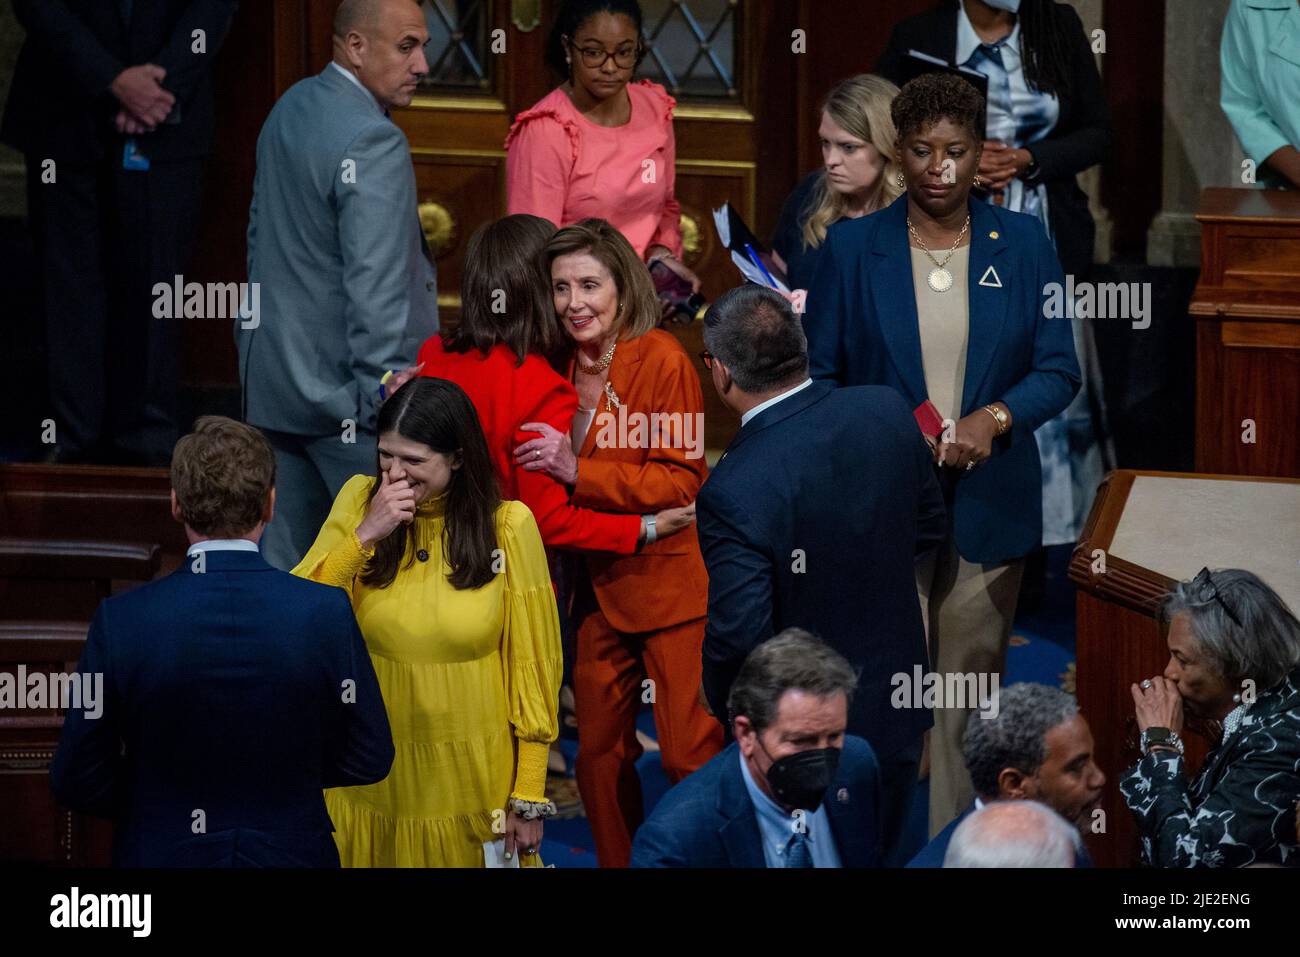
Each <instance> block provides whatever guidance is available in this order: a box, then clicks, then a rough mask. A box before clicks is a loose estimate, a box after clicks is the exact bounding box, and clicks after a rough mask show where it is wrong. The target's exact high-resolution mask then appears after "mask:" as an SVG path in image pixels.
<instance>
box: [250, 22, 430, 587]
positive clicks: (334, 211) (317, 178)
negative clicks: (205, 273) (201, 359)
mask: <svg viewBox="0 0 1300 957" xmlns="http://www.w3.org/2000/svg"><path fill="white" fill-rule="evenodd" d="M428 39H429V34H428V31H427V29H426V27H425V21H424V14H423V12H422V10H421V8H420V6H419V4H418V3H416V2H415V0H344V2H343V3H341V4H340V5H339V9H338V12H337V14H336V16H335V20H334V59H333V62H331V63H330V64H329V65H328V66H326V67H325V69H324V70H322V71H321V73H320V74H319V75H317V76H314V77H309V78H308V79H305V80H302V81H300V82H299V83H296V84H294V86H293V87H292V88H290V89H289V91H288V92H286V93H285V94H284V96H282V97H281V98H280V100H279V102H277V103H276V105H275V107H274V109H272V110H271V115H270V116H269V117H267V120H266V123H265V125H264V126H263V127H262V133H261V135H260V136H259V137H258V140H257V178H256V180H255V182H254V187H253V204H252V208H251V210H250V212H249V224H248V278H249V282H250V284H256V285H250V291H249V294H248V296H247V297H246V299H245V304H244V309H243V315H242V316H241V317H240V319H239V320H238V321H237V323H236V326H235V340H236V344H237V346H238V349H239V377H240V383H241V384H242V386H243V409H244V419H245V421H247V422H248V423H249V424H251V425H255V426H257V427H258V428H260V429H262V431H263V432H265V433H266V435H267V437H268V438H269V439H270V440H271V444H272V446H273V447H274V449H275V460H276V472H277V475H276V489H277V492H278V495H277V499H276V504H277V508H276V515H275V519H274V521H272V522H271V524H270V525H269V526H268V528H267V532H266V536H265V538H264V540H263V553H264V557H265V558H266V560H267V561H268V562H270V563H271V564H272V565H275V566H277V567H279V568H282V569H286V570H287V569H291V568H292V567H293V566H294V565H296V564H297V563H298V562H299V561H300V560H301V558H302V556H303V555H304V554H305V553H306V551H307V549H308V548H309V547H310V545H311V543H312V541H313V540H314V539H315V537H316V533H317V532H318V531H319V529H320V526H321V524H322V523H323V522H324V520H325V518H326V516H327V515H328V514H329V509H330V505H331V503H332V502H333V500H334V496H335V495H337V494H338V491H339V489H340V488H341V487H342V486H343V483H344V482H346V481H347V480H348V479H349V478H350V477H351V476H353V475H356V474H358V473H362V472H372V471H373V470H374V468H375V438H376V437H375V434H374V429H375V418H376V412H377V409H378V406H379V403H380V401H381V399H380V391H379V390H380V380H381V378H383V376H384V373H385V372H387V371H388V370H390V369H392V370H398V369H402V368H404V367H406V366H409V365H410V364H411V363H412V362H413V361H414V359H415V356H416V353H417V352H418V351H419V347H420V344H421V343H422V342H424V340H425V339H427V338H428V337H429V336H431V335H432V334H433V333H434V332H436V331H437V328H438V307H437V289H436V283H435V272H434V265H433V262H432V259H431V257H430V256H429V253H428V248H427V246H426V245H425V243H424V237H423V234H422V233H421V231H420V226H419V214H418V211H417V200H416V191H415V173H414V170H413V168H412V166H411V158H410V152H409V149H408V146H407V142H406V137H405V136H404V135H403V133H402V131H401V130H400V129H399V128H398V127H397V126H396V124H394V123H393V121H392V119H391V118H390V117H389V110H390V109H392V108H394V107H402V106H407V105H408V104H409V103H410V102H411V99H412V97H413V96H414V94H415V91H416V84H417V83H418V82H419V79H420V77H421V76H423V75H424V74H425V73H427V72H428V69H429V66H428V63H427V62H426V61H425V59H424V53H423V46H424V44H425V43H426V42H427V41H428Z"/></svg>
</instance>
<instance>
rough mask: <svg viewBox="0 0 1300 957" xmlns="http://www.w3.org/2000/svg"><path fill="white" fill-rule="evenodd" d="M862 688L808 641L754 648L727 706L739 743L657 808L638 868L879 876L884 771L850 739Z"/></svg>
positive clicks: (639, 848) (790, 634)
mask: <svg viewBox="0 0 1300 957" xmlns="http://www.w3.org/2000/svg"><path fill="white" fill-rule="evenodd" d="M856 684H857V678H856V676H855V675H854V673H853V668H852V667H851V666H850V665H849V663H848V662H847V661H845V660H844V657H843V656H842V655H839V654H837V653H836V652H835V650H834V649H832V648H831V647H830V646H829V645H827V644H826V643H825V642H824V641H821V640H819V639H817V638H815V637H813V636H812V635H810V634H808V632H806V631H803V630H802V629H799V628H788V629H786V630H785V631H783V632H781V634H779V635H777V636H776V637H775V638H772V639H770V640H768V641H766V642H764V643H763V644H761V645H759V646H758V648H756V649H755V650H754V651H753V653H752V654H750V655H749V657H748V658H747V659H746V660H745V663H744V666H743V667H742V668H741V669H740V673H739V674H738V675H737V676H736V680H735V682H734V683H733V684H732V686H731V690H730V693H729V696H728V707H729V712H730V714H731V715H732V723H733V727H734V730H735V736H736V740H735V741H733V742H732V743H731V744H730V745H729V746H728V747H727V748H726V749H725V750H723V752H722V753H721V754H718V755H715V756H714V758H713V759H712V760H711V761H709V763H708V764H706V765H704V767H702V768H700V769H699V770H698V771H696V772H695V773H694V774H692V775H690V776H689V777H687V778H686V779H685V780H683V781H682V782H681V783H680V784H678V785H677V786H676V787H674V788H672V789H671V790H670V791H669V792H668V793H667V795H665V796H664V798H663V800H661V801H660V802H659V804H658V806H657V807H656V808H655V810H654V813H653V814H652V815H651V816H650V819H649V820H647V821H646V822H645V823H644V824H642V825H641V827H640V829H639V830H638V831H637V832H636V839H635V841H634V842H633V845H632V866H633V867H876V866H879V864H880V850H881V847H880V828H879V821H878V814H879V806H880V802H879V788H880V769H879V766H878V765H877V764H876V757H875V755H874V754H873V753H872V750H871V746H870V745H869V744H867V742H866V741H863V740H862V739H861V738H856V737H854V736H852V735H848V734H845V733H844V729H845V726H846V725H847V723H848V714H849V703H850V701H851V700H852V699H853V692H854V688H855V687H856Z"/></svg>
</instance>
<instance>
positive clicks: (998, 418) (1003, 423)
mask: <svg viewBox="0 0 1300 957" xmlns="http://www.w3.org/2000/svg"><path fill="white" fill-rule="evenodd" d="M980 408H982V409H983V410H984V411H985V412H987V413H988V414H989V415H991V416H993V421H994V422H996V423H997V424H998V432H997V434H998V435H1005V434H1006V433H1007V432H1008V431H1009V430H1010V427H1011V422H1010V420H1009V418H1008V417H1007V415H1006V413H1005V412H1004V413H1002V414H1001V415H999V414H998V410H997V409H995V408H993V406H992V404H990V405H984V406H980Z"/></svg>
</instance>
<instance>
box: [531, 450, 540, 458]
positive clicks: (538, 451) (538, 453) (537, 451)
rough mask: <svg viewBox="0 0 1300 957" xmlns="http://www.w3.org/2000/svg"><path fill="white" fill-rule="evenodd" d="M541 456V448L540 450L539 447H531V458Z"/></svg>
mask: <svg viewBox="0 0 1300 957" xmlns="http://www.w3.org/2000/svg"><path fill="white" fill-rule="evenodd" d="M541 457H542V450H541V449H533V458H535V459H540V458H541Z"/></svg>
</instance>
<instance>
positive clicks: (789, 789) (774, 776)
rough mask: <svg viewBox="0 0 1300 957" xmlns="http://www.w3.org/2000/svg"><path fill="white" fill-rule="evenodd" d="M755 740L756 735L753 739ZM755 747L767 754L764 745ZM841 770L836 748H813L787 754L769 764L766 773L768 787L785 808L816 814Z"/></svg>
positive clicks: (760, 744)
mask: <svg viewBox="0 0 1300 957" xmlns="http://www.w3.org/2000/svg"><path fill="white" fill-rule="evenodd" d="M756 737H757V735H756ZM758 746H759V747H760V748H763V753H764V754H767V756H768V757H769V758H771V757H772V755H771V754H768V751H767V748H764V747H763V741H762V739H761V738H760V739H759V740H758ZM839 766H840V749H839V748H815V749H813V750H811V751H798V752H796V753H794V754H787V755H786V756H785V757H783V758H779V759H777V760H775V761H773V762H772V765H771V767H769V768H768V769H767V775H766V777H767V784H768V787H770V788H771V789H772V793H773V794H774V795H775V796H776V799H777V800H778V801H780V802H781V803H782V804H784V805H786V806H788V807H796V808H802V809H803V810H805V811H816V810H817V809H818V808H819V807H821V804H822V798H824V797H825V796H826V789H827V788H829V787H830V786H831V781H833V780H835V772H836V771H837V770H839Z"/></svg>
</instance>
